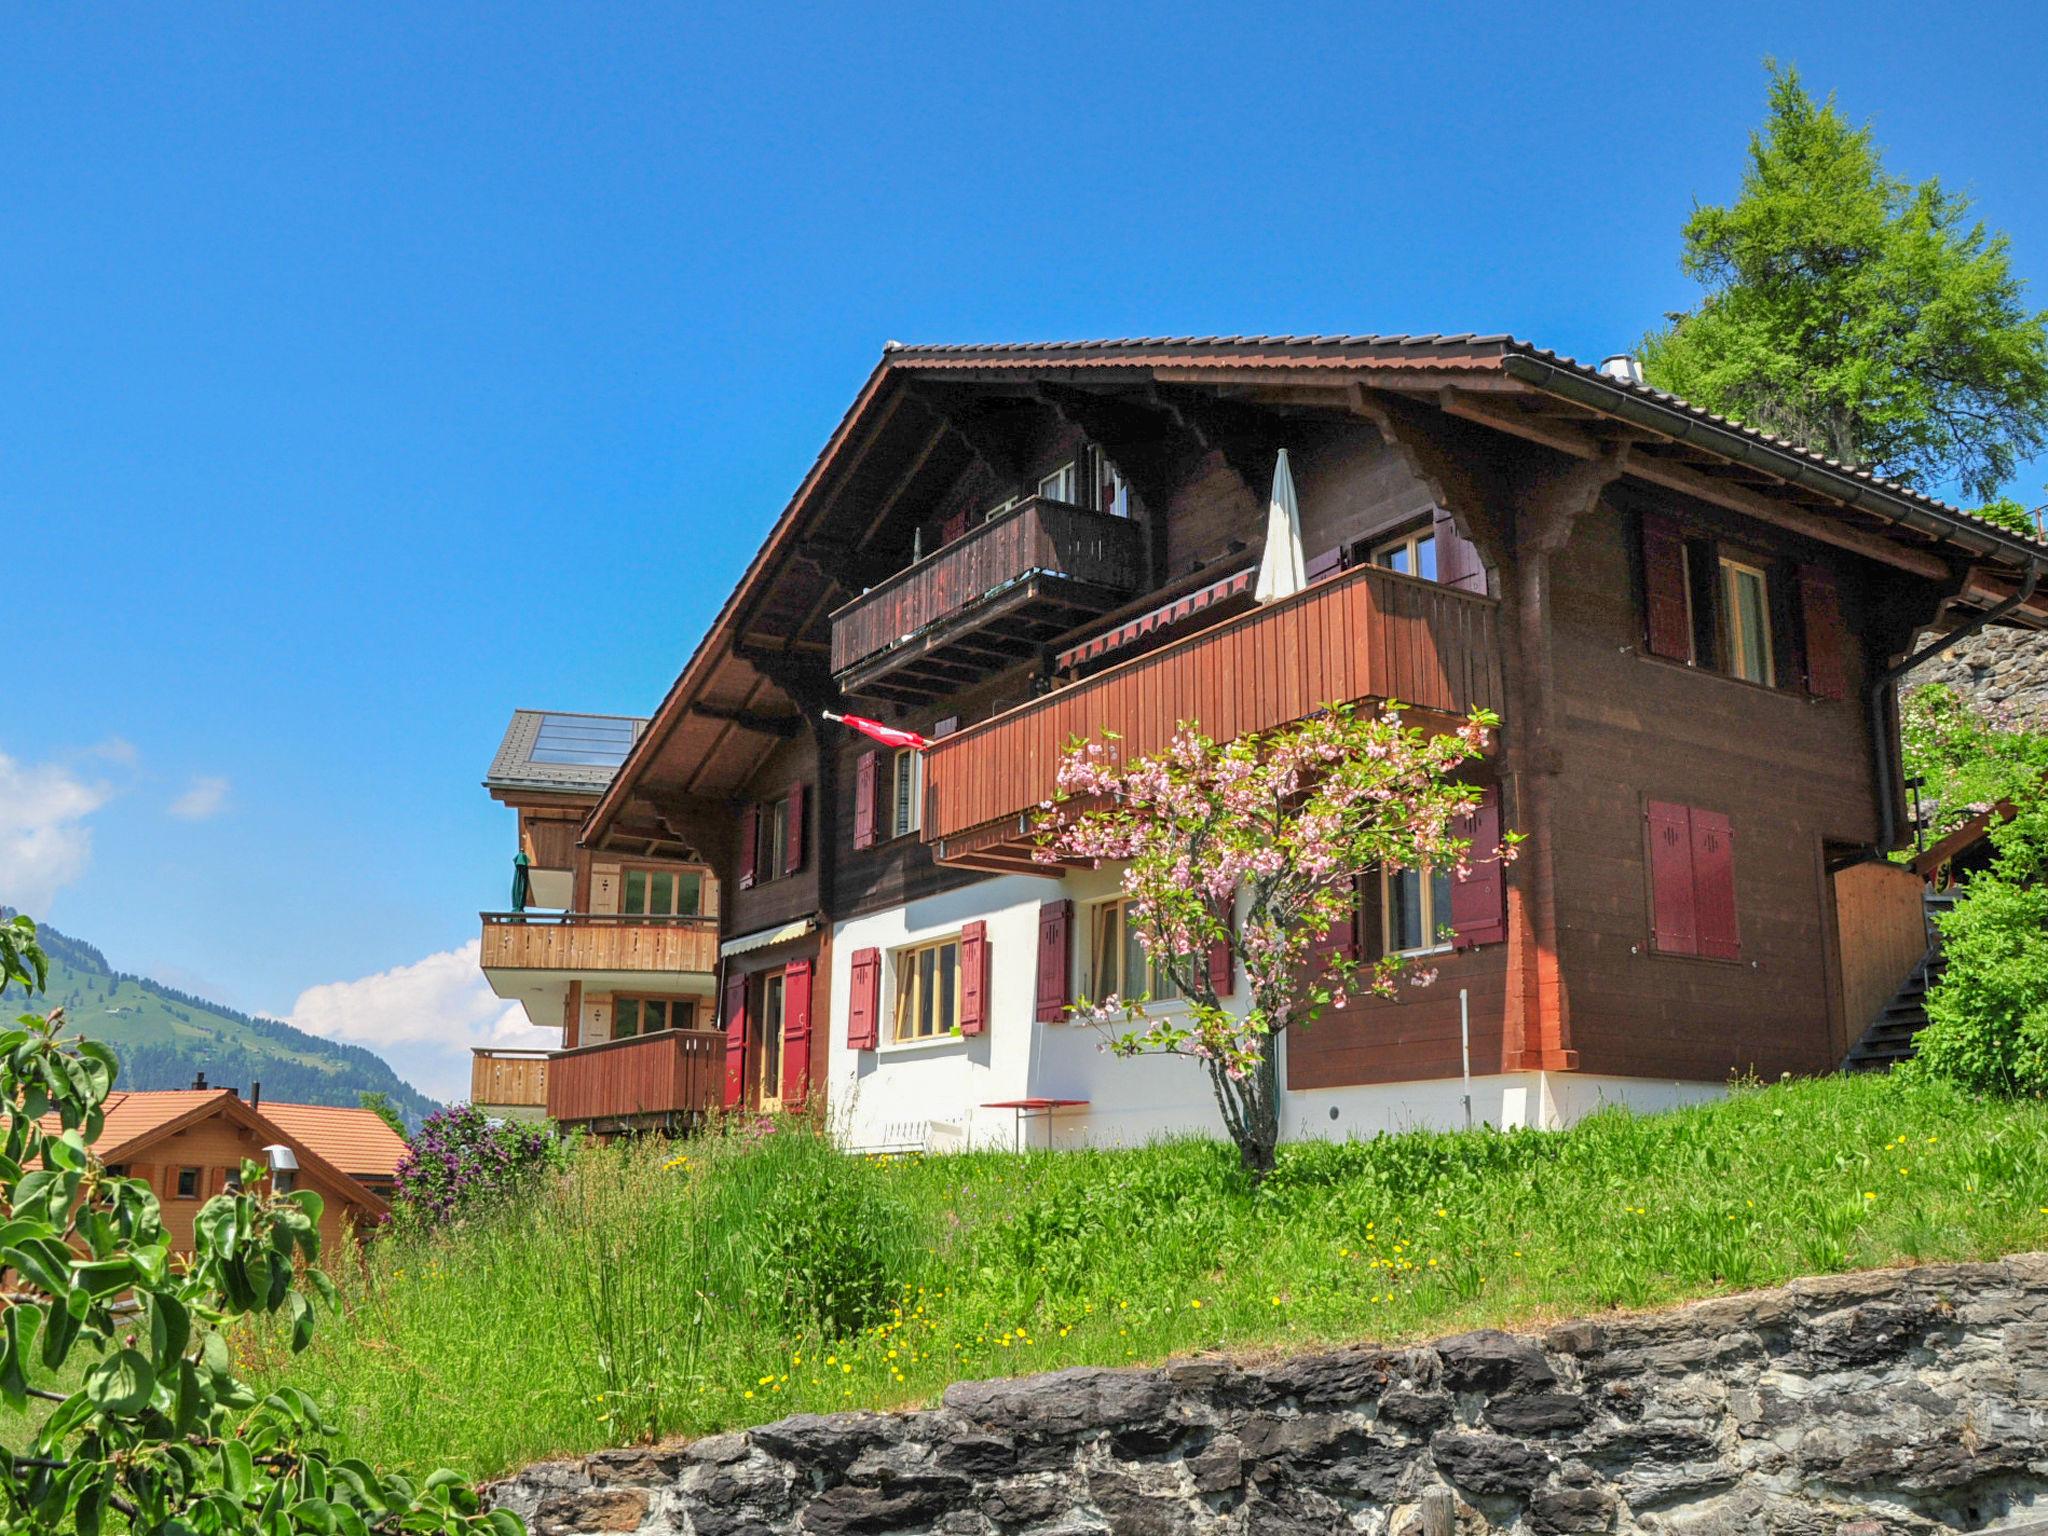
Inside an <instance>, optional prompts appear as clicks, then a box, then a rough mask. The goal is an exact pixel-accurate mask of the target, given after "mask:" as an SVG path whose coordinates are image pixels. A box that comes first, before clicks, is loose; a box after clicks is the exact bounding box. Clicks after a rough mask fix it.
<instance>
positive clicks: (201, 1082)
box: [192, 1071, 206, 1093]
mask: <svg viewBox="0 0 2048 1536" xmlns="http://www.w3.org/2000/svg"><path fill="white" fill-rule="evenodd" d="M192 1091H193V1092H194V1093H204V1092H206V1074H205V1073H204V1072H203V1071H202V1072H201V1073H200V1074H199V1075H198V1076H197V1077H195V1078H193V1079H192Z"/></svg>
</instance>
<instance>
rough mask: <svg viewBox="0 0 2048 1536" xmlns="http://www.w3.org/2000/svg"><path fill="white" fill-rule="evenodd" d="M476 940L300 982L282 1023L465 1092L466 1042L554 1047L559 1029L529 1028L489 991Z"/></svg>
mask: <svg viewBox="0 0 2048 1536" xmlns="http://www.w3.org/2000/svg"><path fill="white" fill-rule="evenodd" d="M480 949H481V945H480V943H479V942H478V941H477V940H475V939H472V940H470V942H469V943H467V944H465V945H463V946H462V947H461V948H460V949H450V950H445V951H443V952H442V953H440V954H438V955H429V956H427V957H426V959H424V960H415V961H414V962H413V963H412V964H411V965H401V966H396V967H394V968H393V969H391V970H388V971H379V972H378V973H377V974H376V975H374V976H364V977H362V978H360V979H359V980H356V981H329V982H322V983H321V984H320V985H319V986H317V987H308V988H307V989H306V990H305V991H303V992H301V993H300V994H299V1000H298V1001H297V1002H296V1003H294V1004H293V1005H292V1011H291V1014H290V1015H289V1022H290V1023H292V1024H294V1025H296V1026H297V1027H298V1028H300V1029H303V1030H305V1031H306V1032H307V1033H308V1034H314V1035H323V1036H325V1037H326V1038H327V1039H329V1040H343V1041H346V1042H348V1043H349V1044H351V1045H364V1046H368V1047H369V1048H370V1049H371V1050H373V1051H376V1052H377V1053H378V1054H379V1055H381V1056H382V1057H383V1058H384V1059H385V1060H386V1061H388V1062H390V1063H391V1065H392V1066H393V1067H394V1068H395V1069H396V1070H397V1072H398V1075H399V1076H400V1077H403V1078H405V1079H406V1080H407V1081H408V1082H410V1083H412V1084H413V1085H414V1086H415V1087H417V1088H418V1089H420V1091H421V1092H423V1093H426V1094H428V1095H430V1096H431V1097H433V1098H437V1099H449V1100H454V1099H466V1098H468V1097H469V1063H470V1048H471V1047H472V1046H478V1045H498V1046H512V1047H525V1048H533V1047H554V1046H559V1045H560V1044H561V1043H562V1042H561V1031H560V1030H554V1029H536V1028H534V1027H533V1025H531V1024H530V1023H528V1022H527V1018H526V1010H525V1009H523V1008H521V1007H520V1006H519V1005H518V1004H517V1003H508V1002H506V1001H505V1000H504V999H503V998H500V997H498V996H496V995H495V994H494V993H493V992H492V991H491V988H490V983H489V982H487V981H485V980H484V974H483V972H482V971H480V970H479V969H477V957H478V953H479V950H480Z"/></svg>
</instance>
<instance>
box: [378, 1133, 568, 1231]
mask: <svg viewBox="0 0 2048 1536" xmlns="http://www.w3.org/2000/svg"><path fill="white" fill-rule="evenodd" d="M567 1153H568V1149H567V1146H566V1144H565V1143H564V1142H563V1140H562V1138H561V1137H559V1136H557V1135H556V1134H555V1132H554V1131H553V1129H552V1128H550V1127H548V1126H545V1125H521V1124H519V1123H518V1122H517V1121H512V1120H492V1119H491V1118H489V1117H488V1116H487V1115H485V1114H484V1112H483V1111H482V1110H480V1109H478V1108H477V1107H476V1106H475V1105H474V1104H457V1105H455V1106H453V1107H452V1108H449V1109H442V1110H436V1111H435V1112H434V1113H433V1114H431V1115H429V1116H427V1118H426V1120H425V1121H424V1122H423V1123H422V1124H421V1126H420V1133H419V1135H418V1136H416V1137H414V1138H413V1141H412V1144H411V1145H410V1146H409V1147H407V1148H406V1153H405V1156H404V1157H402V1158H400V1159H399V1160H398V1187H397V1190H396V1192H395V1198H394V1199H393V1200H392V1213H393V1216H394V1218H395V1219H396V1220H397V1221H398V1223H399V1224H400V1225H401V1226H417V1227H422V1228H426V1227H444V1226H446V1225H448V1223H450V1222H452V1221H456V1220H459V1219H460V1218H462V1217H464V1216H468V1215H472V1214H474V1213H475V1212H477V1211H480V1210H484V1209H488V1208H491V1207H494V1206H496V1205H499V1204H501V1203H502V1202H504V1201H505V1200H508V1199H510V1198H511V1197H513V1196H514V1195H517V1194H519V1193H520V1192H521V1191H522V1190H524V1189H525V1188H526V1187H527V1185H528V1184H529V1183H530V1182H531V1181H532V1180H533V1179H535V1178H537V1177H539V1176H541V1175H543V1174H545V1173H547V1172H549V1171H550V1170H553V1169H559V1168H560V1167H562V1166H563V1164H564V1161H565V1159H566V1157H567Z"/></svg>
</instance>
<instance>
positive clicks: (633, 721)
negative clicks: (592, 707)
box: [484, 709, 647, 795]
mask: <svg viewBox="0 0 2048 1536" xmlns="http://www.w3.org/2000/svg"><path fill="white" fill-rule="evenodd" d="M646 728H647V721H646V720H645V719H643V718H641V717H640V716H637V715H588V714H575V713H571V712H569V711H566V710H546V709H515V710H514V711H512V723H511V724H510V725H508V726H506V727H505V739H504V740H503V741H501V742H499V743H498V755H497V756H496V757H494V758H492V759H491V767H490V771H489V772H488V773H486V774H485V775H484V786H485V788H487V789H538V790H552V791H557V792H562V793H569V794H575V793H578V792H581V793H586V794H591V795H596V794H601V793H603V791H604V787H605V786H606V785H607V784H609V783H611V781H612V775H613V774H615V773H617V772H618V770H619V765H620V764H621V763H623V762H624V761H625V760H626V755H627V754H628V753H629V752H630V751H631V750H632V747H633V743H634V742H635V741H637V740H639V738H640V733H641V732H642V731H643V730H645V729H646Z"/></svg>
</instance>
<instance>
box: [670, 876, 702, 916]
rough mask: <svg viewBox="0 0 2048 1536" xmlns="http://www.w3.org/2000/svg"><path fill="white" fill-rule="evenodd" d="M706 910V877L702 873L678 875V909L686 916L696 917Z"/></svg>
mask: <svg viewBox="0 0 2048 1536" xmlns="http://www.w3.org/2000/svg"><path fill="white" fill-rule="evenodd" d="M703 910H704V877H703V876H702V875H677V876H676V911H678V912H680V913H682V914H683V916H685V917H694V916H696V915H697V914H698V913H700V912H702V911H703Z"/></svg>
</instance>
